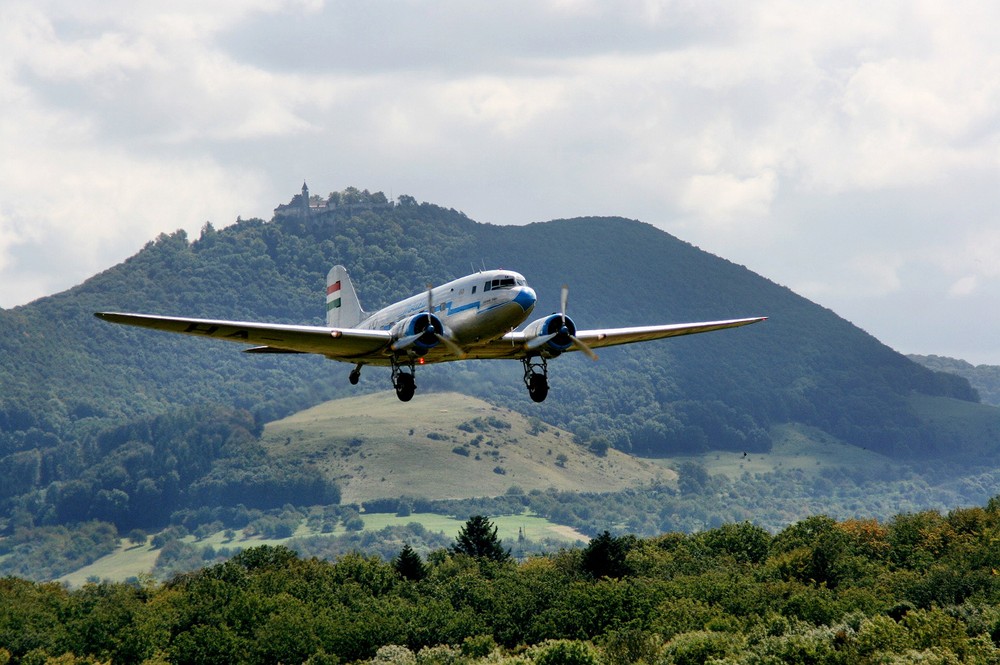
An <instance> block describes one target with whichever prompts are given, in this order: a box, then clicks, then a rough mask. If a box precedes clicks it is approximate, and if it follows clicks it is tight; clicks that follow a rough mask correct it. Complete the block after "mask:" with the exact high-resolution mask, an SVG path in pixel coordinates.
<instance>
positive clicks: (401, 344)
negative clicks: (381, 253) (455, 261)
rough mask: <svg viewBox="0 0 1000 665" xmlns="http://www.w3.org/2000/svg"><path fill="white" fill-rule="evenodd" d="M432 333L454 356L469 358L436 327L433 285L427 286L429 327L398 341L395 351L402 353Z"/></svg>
mask: <svg viewBox="0 0 1000 665" xmlns="http://www.w3.org/2000/svg"><path fill="white" fill-rule="evenodd" d="M427 333H430V334H431V335H433V336H434V338H435V339H436V340H437V341H439V342H441V343H442V344H444V345H445V347H446V348H447V349H448V350H449V351H451V352H452V354H454V355H456V356H458V357H459V358H463V359H464V358H465V357H466V356H468V355H469V354H468V352H467V351H466V350H465V349H463V348H462V347H460V346H459V345H458V344H456V343H455V341H454V340H452V339H451V338H450V337H448V336H447V335H445V334H444V331H443V330H441V331H438V330H437V329H436V328H435V327H434V292H433V286H432V285H431V284H428V285H427V327H426V328H424V329H423V330H421V331H420V332H419V333H417V334H416V335H408V336H406V337H401V338H400V339H397V340H396V341H395V342H393V344H392V350H393V351H401V350H403V349H405V348H407V347H409V346H411V345H412V344H414V343H415V342H416V341H417V340H418V339H420V338H421V337H423V336H424V335H426V334H427Z"/></svg>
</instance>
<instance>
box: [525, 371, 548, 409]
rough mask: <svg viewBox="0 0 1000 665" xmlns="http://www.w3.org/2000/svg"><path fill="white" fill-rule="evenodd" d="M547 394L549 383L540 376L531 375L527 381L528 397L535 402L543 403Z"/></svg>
mask: <svg viewBox="0 0 1000 665" xmlns="http://www.w3.org/2000/svg"><path fill="white" fill-rule="evenodd" d="M548 394H549V381H548V379H546V378H545V376H544V375H542V374H537V373H532V375H531V378H530V379H528V395H530V396H531V399H532V400H534V401H536V402H544V401H545V398H546V397H547V396H548Z"/></svg>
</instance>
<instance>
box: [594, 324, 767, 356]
mask: <svg viewBox="0 0 1000 665" xmlns="http://www.w3.org/2000/svg"><path fill="white" fill-rule="evenodd" d="M766 319H767V317H766V316H758V317H753V318H749V319H730V320H728V321H704V322H702V323H671V324H668V325H662V326H638V327H635V328H605V329H603V330H578V331H577V332H576V337H577V339H579V340H580V341H582V342H583V343H584V344H586V345H587V346H589V347H591V348H600V347H602V346H616V345H618V344H631V343H632V342H648V341H649V340H652V339H662V338H664V337H679V336H681V335H694V334H696V333H704V332H712V331H713V330H725V329H726V328H739V327H740V326H748V325H750V324H751V323H757V322H759V321H764V320H766Z"/></svg>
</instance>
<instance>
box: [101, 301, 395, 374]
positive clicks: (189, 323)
mask: <svg viewBox="0 0 1000 665" xmlns="http://www.w3.org/2000/svg"><path fill="white" fill-rule="evenodd" d="M94 316H96V317H97V318H99V319H103V320H104V321H110V322H112V323H121V324H125V325H129V326H139V327H142V328H152V329H154V330H164V331H166V332H173V333H180V334H184V335H195V336H200V337H211V338H213V339H221V340H225V341H227V342H239V343H242V344H256V345H259V346H256V347H253V348H250V349H246V351H247V352H249V353H318V354H320V355H324V356H326V357H328V358H331V359H333V360H345V361H355V362H356V361H360V360H362V359H366V358H369V357H372V356H374V357H375V358H382V357H383V354H382V351H383V350H384V349H385V348H386V347H388V345H389V344H390V342H391V341H392V337H391V336H390V335H389V332H388V331H386V330H359V329H356V328H324V327H320V326H297V325H283V324H275V323H251V322H247V321H216V320H211V319H188V318H180V317H172V316H152V315H149V314H121V313H118V312H97V313H96V314H94Z"/></svg>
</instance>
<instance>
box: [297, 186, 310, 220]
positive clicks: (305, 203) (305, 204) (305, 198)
mask: <svg viewBox="0 0 1000 665" xmlns="http://www.w3.org/2000/svg"><path fill="white" fill-rule="evenodd" d="M299 204H300V205H301V206H302V214H303V215H308V214H309V185H307V184H306V181H305V180H303V181H302V198H301V199H300V203H299Z"/></svg>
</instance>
